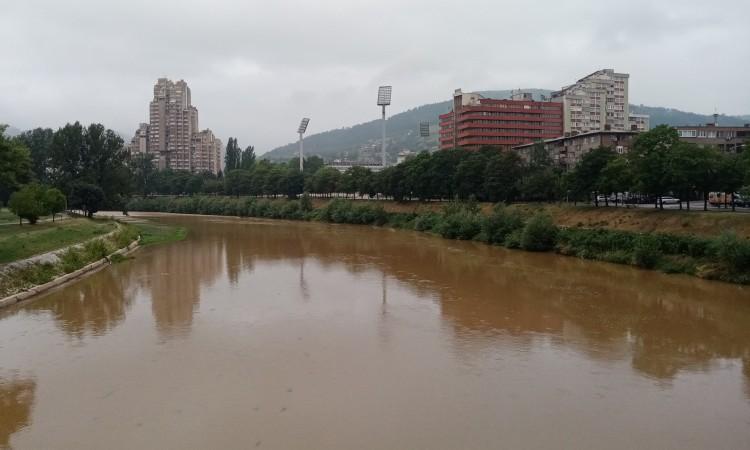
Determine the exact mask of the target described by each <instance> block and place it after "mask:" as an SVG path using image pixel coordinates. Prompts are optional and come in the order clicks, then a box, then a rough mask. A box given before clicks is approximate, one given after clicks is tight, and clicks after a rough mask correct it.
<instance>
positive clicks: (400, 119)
mask: <svg viewBox="0 0 750 450" xmlns="http://www.w3.org/2000/svg"><path fill="white" fill-rule="evenodd" d="M524 91H528V92H532V93H533V94H534V98H535V99H539V98H540V96H541V95H549V93H550V91H549V90H547V89H524ZM481 93H482V95H484V96H485V97H489V98H508V97H510V93H511V91H509V90H505V91H482V92H481ZM450 108H451V102H450V100H446V101H444V102H439V103H430V104H427V105H422V106H418V107H416V108H413V109H410V110H408V111H404V112H402V113H399V114H395V115H393V116H392V117H390V118H388V121H387V125H386V126H387V129H388V148H387V151H388V158H389V160H390V161H395V159H396V156H397V155H398V153H399V152H400V151H402V150H405V149H408V150H412V151H422V150H434V149H436V148H437V139H438V116H439V115H440V114H443V113H446V112H448V111H450ZM630 108H631V112H634V113H638V114H649V115H650V116H651V126H652V127H654V126H657V125H661V124H666V125H695V124H701V123H708V122H713V116H711V115H704V114H696V113H691V112H685V111H680V110H677V109H671V108H662V107H655V106H644V105H630ZM748 117H749V116H744V117H735V116H724V115H722V116H719V124H720V125H742V124H744V123H747V122H748V121H750V119H748ZM420 122H429V123H430V137H429V138H426V139H425V138H421V137H420V136H419V123H420ZM380 133H381V128H380V121H379V120H372V121H370V122H365V123H361V124H358V125H354V126H351V127H346V128H339V129H336V130H330V131H325V132H323V133H318V134H313V135H310V136H307V137H305V153H306V154H307V155H319V156H321V157H323V158H324V159H326V160H330V159H334V158H347V159H352V160H358V159H367V158H368V157H369V158H377V155H378V154H379V153H378V152H379V150H378V149H379V145H380ZM297 151H298V147H297V143H296V142H294V143H290V144H287V145H284V146H281V147H277V148H275V149H273V150H271V151H269V152H267V153H265V154H263V156H262V157H263V158H265V159H270V160H274V161H280V160H286V159H289V158H291V157H294V156H295V155H296V153H297ZM376 161H379V159H376Z"/></svg>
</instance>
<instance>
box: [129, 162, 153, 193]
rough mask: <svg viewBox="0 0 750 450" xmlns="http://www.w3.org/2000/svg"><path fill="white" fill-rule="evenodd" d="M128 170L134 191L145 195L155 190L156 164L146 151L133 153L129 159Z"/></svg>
mask: <svg viewBox="0 0 750 450" xmlns="http://www.w3.org/2000/svg"><path fill="white" fill-rule="evenodd" d="M130 170H131V172H132V174H133V183H134V184H135V191H136V192H138V193H140V194H141V196H143V197H146V196H147V195H148V194H150V193H151V192H154V191H156V190H157V176H156V165H155V164H154V158H153V156H152V155H150V154H147V153H139V154H136V155H133V157H132V158H131V159H130Z"/></svg>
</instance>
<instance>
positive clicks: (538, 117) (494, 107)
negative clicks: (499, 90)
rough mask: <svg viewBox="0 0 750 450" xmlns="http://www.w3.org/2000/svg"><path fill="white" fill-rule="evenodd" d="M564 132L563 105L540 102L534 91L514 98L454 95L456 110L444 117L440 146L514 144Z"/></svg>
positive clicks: (459, 93) (475, 146) (459, 91)
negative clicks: (535, 98)
mask: <svg viewBox="0 0 750 450" xmlns="http://www.w3.org/2000/svg"><path fill="white" fill-rule="evenodd" d="M562 135H563V105H562V103H558V102H538V101H534V100H532V98H531V95H530V94H515V95H513V97H512V99H510V100H495V99H489V98H484V97H482V96H481V95H480V94H477V93H463V92H461V90H460V89H457V90H456V92H455V93H454V94H453V111H451V112H449V113H447V114H442V115H441V116H440V148H441V149H450V148H455V147H462V148H479V147H482V146H485V145H490V146H494V147H500V148H502V149H505V150H509V149H510V148H511V147H513V146H516V145H521V144H528V143H531V142H535V141H538V140H543V139H551V138H556V137H559V136H562Z"/></svg>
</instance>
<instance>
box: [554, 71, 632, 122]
mask: <svg viewBox="0 0 750 450" xmlns="http://www.w3.org/2000/svg"><path fill="white" fill-rule="evenodd" d="M629 78H630V75H628V74H627V73H617V72H615V71H614V70H613V69H602V70H599V71H596V72H594V73H592V74H590V75H587V76H585V77H583V78H581V79H580V80H578V81H577V82H576V83H575V84H572V85H570V86H566V87H564V88H562V89H561V90H559V91H556V92H553V93H552V101H555V102H560V103H562V105H563V113H564V116H565V121H564V122H565V129H564V132H565V135H574V134H582V133H589V132H591V131H605V130H614V131H629V130H630V129H631V124H630V116H631V115H630V110H629V104H628V81H629ZM636 119H637V118H636ZM641 123H642V121H641ZM636 125H638V123H636ZM641 126H642V125H641Z"/></svg>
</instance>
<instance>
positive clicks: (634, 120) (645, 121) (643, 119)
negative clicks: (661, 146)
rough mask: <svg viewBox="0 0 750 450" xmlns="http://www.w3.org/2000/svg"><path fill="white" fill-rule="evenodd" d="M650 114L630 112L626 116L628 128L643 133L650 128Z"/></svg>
mask: <svg viewBox="0 0 750 450" xmlns="http://www.w3.org/2000/svg"><path fill="white" fill-rule="evenodd" d="M650 121H651V116H649V115H648V114H635V113H630V115H629V116H628V130H629V131H637V132H639V133H644V132H646V131H648V130H649V129H650V126H649V125H650V124H649V122H650Z"/></svg>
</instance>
